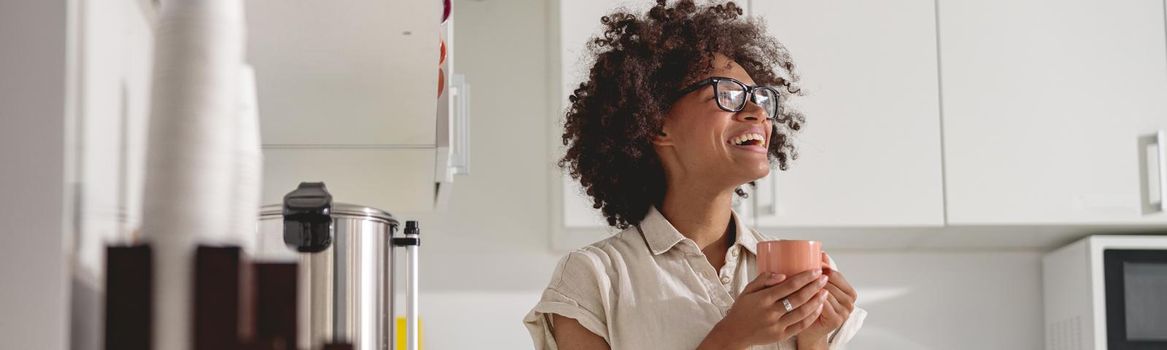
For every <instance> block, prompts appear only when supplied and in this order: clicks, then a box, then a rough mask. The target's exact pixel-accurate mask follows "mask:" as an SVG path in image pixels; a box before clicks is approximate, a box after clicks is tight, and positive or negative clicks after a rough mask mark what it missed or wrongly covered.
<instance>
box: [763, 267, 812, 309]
mask: <svg viewBox="0 0 1167 350" xmlns="http://www.w3.org/2000/svg"><path fill="white" fill-rule="evenodd" d="M816 275H817V274H816V273H815V272H814V271H813V270H811V271H806V272H803V273H800V274H797V275H794V277H790V278H787V279H786V280H785V281H783V282H782V283H779V284H778V285H775V286H774V287H772V288H767V289H764V290H763V291H762V293H766V296H765V298H763V299H762V302H763V303H765V304H773V303H775V302H778V300H781V299H782V298H789V297H790V295H791V294H794V293H795V292H796V291H798V290H800V289H802V288H803V287H806V286H807V285H813V283H815V281H817V278H818V276H816ZM817 288H822V287H821V286H819V287H816V289H817ZM789 301H790V302H791V304H792V305H794V306H796V307H797V306H798V305H799V304H794V302H795V300H794V299H790V300H789ZM802 301H803V302H805V301H806V300H802ZM800 304H801V303H800Z"/></svg>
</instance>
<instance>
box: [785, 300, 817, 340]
mask: <svg viewBox="0 0 1167 350" xmlns="http://www.w3.org/2000/svg"><path fill="white" fill-rule="evenodd" d="M815 300H816V302H813V303H807V304H806V306H804V307H805V308H806V310H805V313H806V315H803V316H802V317H801V318H797V317H793V318H791V319H789V320H785V321H784V320H779V322H778V324H779V325H785V324H788V325H787V326H786V330H785V333H786V334H798V333H799V332H802V331H803V330H804V329H807V328H808V327H810V326H811V325H813V324H814V322H815V321H816V320H818V318H819V316H820V315H822V313H823V309H824V308H825V306H826V304H825V303H824V302H825V301H826V300H825V299H822V298H818V299H815ZM816 304H817V306H816ZM811 308H813V309H811ZM795 311H799V312H802V311H803V310H795ZM793 314H794V312H791V313H790V314H786V315H784V316H783V317H782V318H783V319H785V318H786V316H794V315H793ZM787 322H789V323H787Z"/></svg>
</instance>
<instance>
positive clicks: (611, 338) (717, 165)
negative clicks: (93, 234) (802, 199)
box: [524, 0, 865, 350]
mask: <svg viewBox="0 0 1167 350" xmlns="http://www.w3.org/2000/svg"><path fill="white" fill-rule="evenodd" d="M741 13H742V11H741V9H740V8H739V7H737V6H736V5H735V4H733V3H725V4H721V5H715V6H712V5H711V6H697V5H696V4H694V3H693V2H692V0H682V1H680V2H678V3H675V4H673V5H672V6H669V5H667V4H666V2H665V0H658V1H657V4H656V6H654V7H653V8H652V9H651V10H649V11H648V12H647V13H646V14H645V15H643V16H636V15H633V14H629V13H626V12H617V13H614V14H612V15H609V16H606V17H604V18H603V19H602V22H603V24H604V26H605V30H604V33H603V35H602V36H600V37H597V38H594V39H592V40H591V42H590V44H589V49H590V50H591V51H592V53H593V54H594V55H595V62H594V63H593V65H592V68H591V71H590V73H589V77H588V81H587V82H585V83H583V84H580V87H579V88H578V89H576V90H575V92H574V93H573V94H572V96H571V98H570V101H571V107H570V109H569V110H568V112H567V120H566V123H565V131H564V134H563V142H564V145H567V146H568V149H567V154H566V155H565V156H564V158H563V159H562V160H561V161H560V166H562V167H565V168H566V169H568V170H569V171H570V173H571V175H572V177H574V178H576V179H577V180H579V182H580V184H581V185H582V186H583V188H584V189H586V192H587V194H588V195H589V196H591V198H592V199H593V201H594V206H595V207H596V208H598V209H600V210H601V211H602V212H603V214H604V216H605V217H606V218H607V220H608V223H609V224H610V225H612V226H615V227H617V228H621V229H623V232H620V233H619V234H616V235H614V236H612V237H610V238H607V239H605V240H602V241H600V242H596V243H594V244H591V245H589V246H587V247H584V248H580V249H579V250H576V251H574V252H572V253H570V254H568V256H566V257H564V258H563V259H562V260H561V261H560V263H559V265H558V267H557V268H556V271H555V274H554V276H553V277H552V278H551V283H550V285H549V286H548V287H547V289H546V291H545V292H544V294H543V297H542V299H541V300H540V301H539V303H538V304H537V305H536V306H535V308H534V309H533V310H532V311H531V312H530V313H529V314H528V315H527V317H526V318H525V319H524V323H525V324H526V326H527V327H528V329H529V330H530V331H531V335H532V337H534V340H535V344H536V346H537V347H538V348H540V349H556V348H558V349H693V348H698V349H746V348H752V349H800V350H801V349H828V348H840V347H841V346H842V345H844V344H845V343H846V342H847V341H848V340H850V338H851V336H853V335H854V333H855V331H857V330H858V327H859V326H860V324H861V323H862V319H863V317H864V315H865V312H864V311H863V310H860V309H856V308H855V299H856V297H857V294H856V292H855V290H854V288H852V287H851V285H850V284H849V283H848V282H847V280H846V279H845V278H844V277H843V274H842V273H840V272H838V271H835V270H834V269H833V266H834V265H833V263H831V262H830V261H829V258H826V257H824V259H825V260H826V261H825V262H826V263H828V264H829V266H831V268H829V269H826V270H825V271H823V270H818V271H808V272H805V273H802V274H798V275H794V276H783V275H771V274H758V273H757V269H756V265H755V261H756V258H755V255H754V254H755V246H756V245H757V242H759V241H762V240H767V238H765V237H763V236H762V235H760V234H759V233H758V232H756V231H753V230H751V229H749V228H747V227H746V226H745V225H744V224H743V223H742V222H741V221H740V220H738V218H737V216H736V214H735V213H733V211H732V210H731V205H732V202H733V199H734V196H735V195H741V196H744V192H743V191H741V189H740V188H739V187H740V186H742V185H744V184H748V183H750V182H751V181H754V180H756V179H758V178H761V177H764V176H766V175H767V174H768V173H769V171H770V167H771V163H772V162H773V163H777V165H778V167H779V168H781V169H783V170H784V169H786V165H787V160H788V158H793V157H794V156H795V153H794V147H793V146H792V145H791V143H790V136H791V135H792V133H794V132H796V131H797V130H798V129H799V128H800V126H801V124H802V122H803V119H804V118H803V117H802V115H801V114H799V113H797V112H795V111H790V110H787V109H784V108H782V106H783V104H784V103H785V101H786V99H787V97H790V96H791V95H795V94H797V93H798V89H797V88H796V87H795V85H794V84H796V83H797V75H795V74H794V73H793V69H794V65H793V63H792V62H791V60H790V55H789V54H788V53H787V52H786V49H785V48H784V47H783V46H782V45H781V44H780V43H778V42H777V41H776V40H775V39H773V38H771V37H769V36H767V35H766V34H765V33H766V32H765V29H764V28H763V26H762V25H761V24H760V23H757V22H755V21H754V20H750V19H745V18H742V17H741Z"/></svg>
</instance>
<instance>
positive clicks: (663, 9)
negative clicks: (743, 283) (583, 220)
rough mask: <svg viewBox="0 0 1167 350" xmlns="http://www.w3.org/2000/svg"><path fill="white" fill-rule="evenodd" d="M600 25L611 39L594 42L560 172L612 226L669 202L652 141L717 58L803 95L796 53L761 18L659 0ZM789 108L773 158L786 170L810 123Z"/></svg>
mask: <svg viewBox="0 0 1167 350" xmlns="http://www.w3.org/2000/svg"><path fill="white" fill-rule="evenodd" d="M601 23H603V27H604V30H603V34H601V35H599V36H597V37H593V38H592V39H591V40H589V42H588V45H587V49H588V52H589V53H590V56H591V57H592V58H594V61H593V63H592V66H591V70H590V72H589V73H588V78H587V81H586V82H584V83H581V84H580V85H579V88H577V89H575V91H574V92H573V93H572V94H571V96H570V97H569V101H570V102H571V106H570V107H569V108H568V110H567V114H566V120H565V121H564V131H563V136H562V141H563V145H565V146H568V147H567V153H566V154H565V155H564V156H563V159H561V160H560V161H559V166H560V167H561V168H564V169H565V170H567V171H568V172H569V173H570V174H571V176H572V178H575V179H576V180H578V181H579V182H580V185H582V187H583V188H584V189H585V191H586V192H587V194H588V195H589V196H590V197H591V198H592V199H593V204H592V207H594V208H596V209H600V211H601V212H602V213H603V214H604V216H605V217H606V218H607V219H608V224H609V225H611V226H615V227H617V228H620V229H625V228H628V227H630V226H631V225H636V224H638V223H639V222H640V221H641V220H642V219H644V216H645V215H646V214H647V212H648V209H649V207H650V206H651V205H660V203H661V201H662V200H663V198H664V194H665V186H666V185H665V178H664V169H663V167H662V166H661V164H660V159H659V158H658V157H657V155H656V153H655V151H654V150H653V147H652V144H651V140H652V139H653V136H656V135H658V134H659V133H660V132H661V131H660V130H661V127H662V121H663V119H664V116H665V113H666V111H668V109H669V107H670V106H671V105H672V104H673V103H674V102H675V101H676V99H677V98H678V97H679V96H676V92H677V91H678V90H679V89H681V88H683V86H682V84H685V83H690V82H692V81H694V80H696V79H698V78H701V77H702V76H703V75H704V74H707V73H708V72H709V71H711V70H712V69H713V58H714V56H715V55H716V54H722V55H724V56H726V57H728V58H729V59H730V60H733V61H734V62H737V64H739V65H741V66H742V68H744V69H745V71H746V72H747V73H748V74H749V75H750V76H751V77H752V78H753V79H754V82H755V84H759V85H770V86H784V87H785V88H784V89H778V90H779V91H780V93H781V94H782V95H784V96H783V97H784V98H783V99H782V100H783V101H786V100H788V98H787V97H789V95H799V94H801V91H800V90H799V89H798V87H797V83H798V75H797V74H796V73H795V70H794V63H793V62H792V61H791V58H790V53H789V52H788V51H787V50H786V48H785V47H784V46H783V45H782V44H781V43H780V42H778V41H777V40H776V39H774V38H773V37H771V36H769V35H767V34H766V29H765V24H764V23H763V22H761V20H759V19H756V18H747V17H744V16H742V9H741V7H738V6H737V5H736V4H734V3H733V2H726V3H722V4H709V5H702V6H698V5H697V4H695V3H694V2H693V1H692V0H681V1H678V2H676V3H675V4H673V5H672V6H669V5H668V4H667V1H666V0H657V2H656V5H655V6H653V7H652V9H650V10H649V11H648V12H647V13H646V14H644V15H643V16H637V15H636V14H633V13H629V11H627V10H617V11H615V12H614V13H612V14H610V15H607V16H604V17H603V18H602V19H601ZM776 68H781V69H784V70H785V72H786V74H785V75H782V74H780V73H781V71H778V70H776ZM782 111H783V112H782V115H781V116H780V118H778V120H779V121H778V122H776V123H775V129H774V130H773V132H772V133H771V137H770V143H769V145H770V146H769V158H770V161H771V164H774V163H777V165H778V168H779V169H782V170H786V168H787V161H788V160H792V159H796V158H797V157H798V154H797V152H796V150H795V148H794V145H793V144H791V142H790V136H791V135H792V134H793V133H794V132H796V131H798V130H799V129H800V128H801V127H802V124H803V123H804V122H805V118H804V117H803V115H802V114H801V113H800V112H798V111H796V110H792V109H791V108H785V107H784V108H782ZM736 192H737V194H738V195H741V196H744V195H745V193H744V192H743V191H742V190H741V189H740V188H739V189H736Z"/></svg>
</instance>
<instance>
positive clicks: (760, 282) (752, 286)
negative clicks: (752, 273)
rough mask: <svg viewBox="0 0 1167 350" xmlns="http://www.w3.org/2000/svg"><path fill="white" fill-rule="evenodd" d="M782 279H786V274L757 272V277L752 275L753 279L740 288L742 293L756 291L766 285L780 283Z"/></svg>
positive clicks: (764, 287)
mask: <svg viewBox="0 0 1167 350" xmlns="http://www.w3.org/2000/svg"><path fill="white" fill-rule="evenodd" d="M784 280H786V275H783V274H777V273H773V272H762V273H759V274H758V276H757V277H754V280H753V281H750V283H749V284H747V285H746V287H745V288H744V289H742V294H750V293H753V292H757V291H759V290H762V289H766V287H769V286H772V285H775V284H778V283H781V282H782V281H784Z"/></svg>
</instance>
